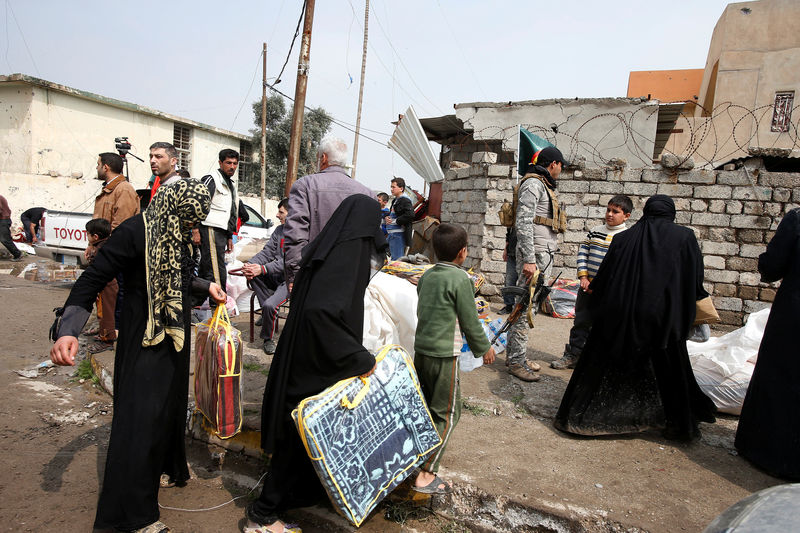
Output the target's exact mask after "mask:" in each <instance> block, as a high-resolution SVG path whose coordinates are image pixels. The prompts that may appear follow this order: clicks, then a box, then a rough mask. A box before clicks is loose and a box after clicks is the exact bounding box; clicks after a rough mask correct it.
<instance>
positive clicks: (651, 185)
mask: <svg viewBox="0 0 800 533" xmlns="http://www.w3.org/2000/svg"><path fill="white" fill-rule="evenodd" d="M501 159H502V160H507V157H504V158H501ZM497 161H498V157H497V154H496V153H493V152H474V153H473V154H472V157H471V165H470V166H468V167H465V168H460V169H457V170H448V171H447V172H446V173H445V182H444V184H443V188H442V190H443V201H442V221H443V222H455V223H457V224H461V225H462V226H464V227H465V229H466V230H467V232H468V234H469V257H468V259H467V262H466V263H465V265H466V266H468V267H473V268H475V269H476V270H479V271H480V272H482V273H483V274H484V275H485V276H486V281H487V282H486V284H485V285H484V287H483V288H482V290H481V292H482V294H483V295H484V296H486V297H488V298H489V299H491V300H494V301H500V293H499V288H500V287H502V286H503V284H504V278H505V263H504V262H503V258H502V254H503V247H504V245H505V227H503V226H501V225H500V220H499V218H498V216H497V211H498V210H499V209H500V205H501V204H502V203H503V200H504V199H508V200H510V199H511V189H512V186H513V185H514V184H515V183H516V171H515V167H514V165H510V164H498V163H497ZM558 194H559V200H560V201H561V203H562V204H563V205H564V206H565V207H566V213H567V216H568V228H567V231H566V232H565V233H564V234H563V235H562V239H561V241H560V246H559V251H558V253H557V254H556V260H555V264H556V267H563V270H564V272H563V274H562V275H563V276H564V277H574V276H575V271H574V267H575V260H576V254H577V250H578V245H579V244H580V243H581V242H582V241H583V239H584V237H585V235H586V232H587V231H588V229H589V228H591V227H593V226H595V225H597V224H602V223H603V216H604V214H605V206H606V204H607V203H608V200H609V198H611V196H613V195H615V194H627V195H628V196H630V197H631V198H632V199H633V205H634V212H633V215H632V216H631V221H630V222H631V223H635V222H636V220H638V219H639V217H640V216H641V214H642V207H643V206H644V203H645V201H646V200H647V198H649V197H650V196H652V195H654V194H667V195H669V196H671V197H672V198H673V200H674V201H675V207H676V209H677V215H676V220H675V221H676V222H677V223H678V224H682V225H685V226H687V227H690V228H691V229H692V230H694V232H695V234H696V235H697V239H698V241H699V243H700V248H701V250H702V252H703V257H704V262H705V286H706V289H707V290H708V291H709V292H710V293H711V294H712V297H713V299H714V304H715V305H716V307H717V310H718V311H719V313H720V317H721V319H722V322H723V323H725V324H731V325H736V326H739V325H741V324H742V321H743V319H744V317H745V316H746V315H747V314H749V313H751V312H754V311H758V310H759V309H762V308H763V307H764V306H766V305H767V304H768V303H769V302H771V301H772V300H773V299H774V297H775V289H776V287H777V284H765V283H761V282H760V276H759V274H758V270H757V266H758V255H759V254H761V253H762V252H763V251H764V249H765V247H766V243H768V242H769V240H770V239H771V238H772V236H773V234H774V232H775V229H776V228H777V226H778V223H779V222H780V219H781V217H782V216H783V214H784V213H785V212H786V211H788V210H790V209H793V208H795V207H800V174H798V173H777V172H767V171H765V170H763V169H755V170H748V169H746V168H740V169H738V170H732V171H713V170H693V169H685V170H684V169H676V168H672V169H666V168H662V167H660V166H655V167H653V168H644V169H629V168H625V167H621V168H619V167H618V168H587V169H568V170H565V171H564V172H562V174H561V176H560V178H559V185H558Z"/></svg>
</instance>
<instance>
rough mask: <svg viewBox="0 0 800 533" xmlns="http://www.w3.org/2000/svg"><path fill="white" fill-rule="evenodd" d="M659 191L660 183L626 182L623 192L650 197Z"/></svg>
mask: <svg viewBox="0 0 800 533" xmlns="http://www.w3.org/2000/svg"><path fill="white" fill-rule="evenodd" d="M657 192H658V185H655V184H653V183H625V184H624V185H623V187H622V194H627V195H629V196H642V197H646V198H649V197H651V196H653V195H654V194H656V193H657Z"/></svg>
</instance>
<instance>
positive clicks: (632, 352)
mask: <svg viewBox="0 0 800 533" xmlns="http://www.w3.org/2000/svg"><path fill="white" fill-rule="evenodd" d="M674 219H675V204H674V203H673V201H672V199H671V198H670V197H668V196H664V195H656V196H653V197H652V198H650V199H648V200H647V203H646V204H645V207H644V211H643V216H642V218H641V220H639V222H637V223H636V224H635V225H634V226H633V227H632V228H630V229H628V230H626V231H624V232H622V233H620V234H619V235H617V236H615V237H614V240H613V241H612V242H611V247H610V248H609V250H608V254H607V255H606V257H605V259H604V260H603V263H602V264H601V265H600V268H599V270H598V272H597V276H596V277H595V278H594V280H593V281H592V283H591V285H590V286H589V290H591V291H592V302H591V307H590V310H591V312H592V317H593V325H592V331H591V333H590V335H589V339H588V340H587V342H586V347H585V348H584V351H583V355H582V356H581V359H580V360H579V362H578V365H577V367H576V368H575V371H574V372H573V374H572V378H571V379H570V381H569V384H568V385H567V389H566V391H565V393H564V397H563V398H562V400H561V406H560V407H559V409H558V413H557V414H556V419H555V423H554V425H555V427H556V428H558V429H560V430H562V431H566V432H568V433H576V434H579V435H613V434H619V433H631V432H638V431H644V430H647V429H663V430H664V435H665V436H666V437H668V438H675V439H681V440H689V439H691V438H693V437H695V436H697V435H698V422H699V421H704V422H713V421H714V412H715V408H714V405H713V403H712V402H711V400H710V399H709V398H708V397H707V396H705V395H704V394H703V392H702V391H701V390H700V388H699V387H698V385H697V381H695V378H694V374H693V373H692V367H691V365H690V364H689V356H688V353H687V351H686V339H687V337H688V335H689V328H690V327H691V325H692V322H693V321H694V317H695V311H696V301H697V300H699V299H701V298H704V297H706V296H708V293H707V292H706V291H705V290H704V289H703V258H702V255H701V253H700V247H699V246H698V244H697V239H696V238H695V236H694V233H693V232H692V231H691V230H690V229H688V228H684V227H681V226H678V225H677V224H675V223H674V222H673V220H674Z"/></svg>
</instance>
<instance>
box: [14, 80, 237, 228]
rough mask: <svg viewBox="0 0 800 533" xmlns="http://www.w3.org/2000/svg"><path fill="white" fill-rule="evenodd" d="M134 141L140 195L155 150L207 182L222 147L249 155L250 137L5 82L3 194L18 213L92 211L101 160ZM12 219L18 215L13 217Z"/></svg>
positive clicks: (133, 171)
mask: <svg viewBox="0 0 800 533" xmlns="http://www.w3.org/2000/svg"><path fill="white" fill-rule="evenodd" d="M116 137H128V139H129V141H130V142H131V143H132V145H133V146H132V149H131V153H133V154H136V155H138V156H139V157H141V158H142V159H144V163H142V162H140V161H138V160H136V159H135V158H133V157H131V156H130V155H129V156H128V175H129V178H130V181H131V183H132V184H133V186H134V187H135V188H137V189H142V188H145V187H146V185H147V182H148V180H149V178H150V176H151V171H150V164H149V162H148V155H149V146H150V145H151V144H152V143H154V142H157V141H167V142H171V143H173V144H175V145H176V148H178V150H179V154H180V160H179V166H180V167H181V168H186V169H187V170H188V171H189V172H190V173H191V175H192V176H196V177H199V176H202V175H204V174H207V173H208V172H209V171H211V170H213V169H214V168H216V166H217V159H218V153H219V151H220V150H222V149H223V148H232V149H234V150H236V151H239V152H242V151H245V152H246V153H247V154H249V153H250V152H249V151H250V137H249V136H247V135H243V134H239V133H235V132H231V131H227V130H223V129H220V128H216V127H213V126H209V125H206V124H202V123H199V122H195V121H192V120H189V119H185V118H181V117H177V116H174V115H170V114H167V113H162V112H160V111H156V110H154V109H150V108H146V107H143V106H139V105H136V104H132V103H128V102H123V101H120V100H115V99H112V98H106V97H103V96H100V95H96V94H92V93H88V92H85V91H80V90H78V89H73V88H71V87H66V86H64V85H59V84H56V83H53V82H49V81H46V80H41V79H37V78H33V77H30V76H26V75H24V74H12V75H8V76H0V191H2V192H0V194H2V195H3V196H5V197H6V198H7V199H8V201H9V203H10V205H11V206H12V209H13V210H14V214H15V215H18V214H19V213H21V212H22V211H24V210H25V209H27V208H29V207H32V206H42V207H47V208H48V209H57V210H65V211H78V212H85V211H91V208H92V205H93V202H94V198H95V195H96V194H97V192H98V190H99V188H100V183H99V182H98V181H97V180H96V179H94V178H95V177H96V175H97V172H96V165H97V155H98V154H99V153H101V152H115V151H116V149H115V142H114V139H115V138H116ZM12 216H14V215H12Z"/></svg>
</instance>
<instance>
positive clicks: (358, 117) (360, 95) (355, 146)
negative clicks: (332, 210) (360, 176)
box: [350, 0, 369, 179]
mask: <svg viewBox="0 0 800 533" xmlns="http://www.w3.org/2000/svg"><path fill="white" fill-rule="evenodd" d="M368 30H369V0H366V7H365V8H364V50H363V52H362V53H361V85H360V86H359V88H358V113H357V114H356V136H355V140H354V141H353V172H352V173H351V174H350V176H351V177H352V178H353V179H356V161H358V133H359V132H360V131H361V104H362V102H363V101H364V74H365V73H366V71H367V35H368Z"/></svg>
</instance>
